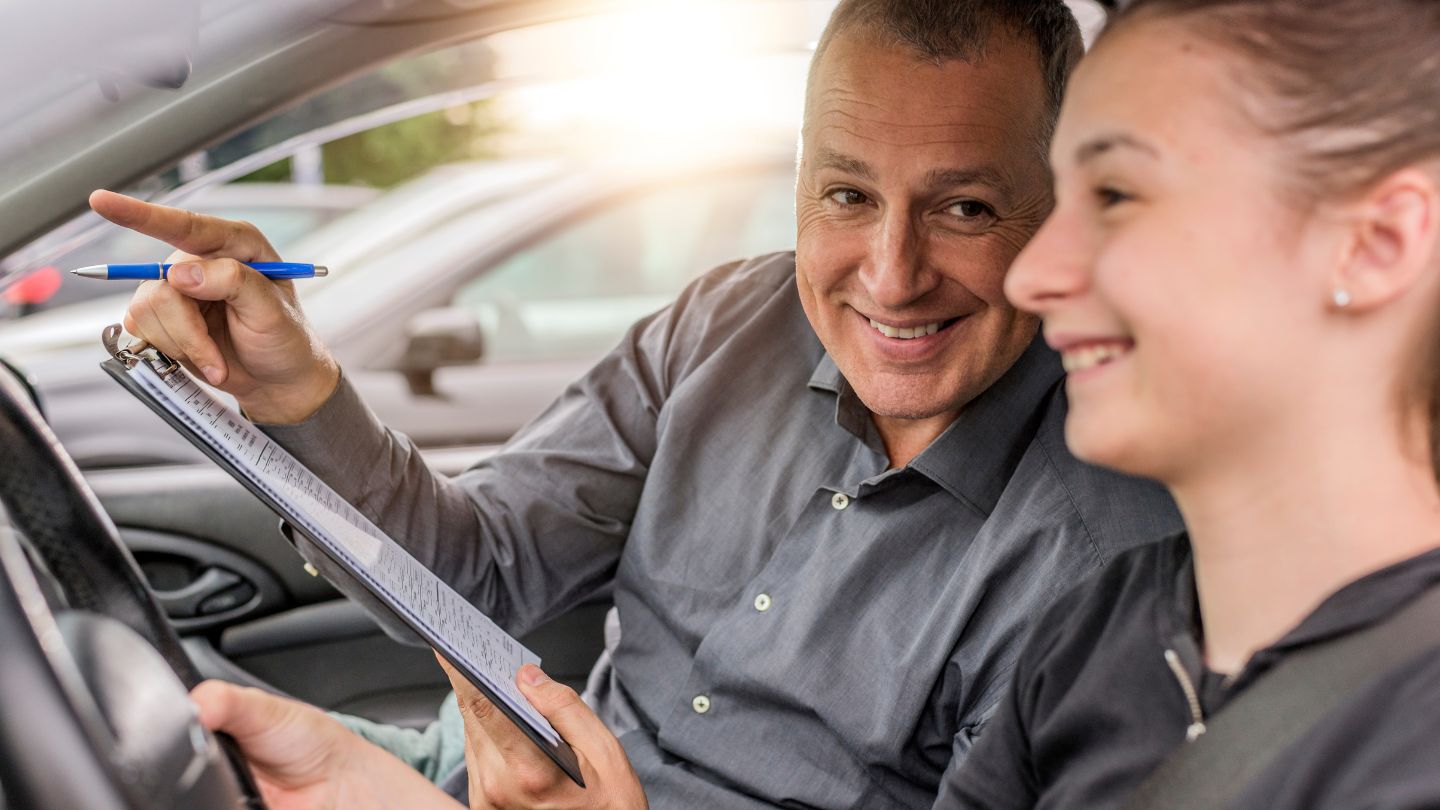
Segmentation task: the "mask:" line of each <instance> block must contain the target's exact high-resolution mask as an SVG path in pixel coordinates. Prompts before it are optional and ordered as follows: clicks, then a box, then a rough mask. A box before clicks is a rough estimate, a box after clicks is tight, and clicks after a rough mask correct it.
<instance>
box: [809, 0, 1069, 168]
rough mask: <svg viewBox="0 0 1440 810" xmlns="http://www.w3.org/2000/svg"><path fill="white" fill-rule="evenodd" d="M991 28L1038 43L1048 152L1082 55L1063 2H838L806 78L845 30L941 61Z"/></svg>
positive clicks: (966, 56)
mask: <svg viewBox="0 0 1440 810" xmlns="http://www.w3.org/2000/svg"><path fill="white" fill-rule="evenodd" d="M997 27H1003V28H1004V29H1007V30H1009V31H1010V32H1011V33H1013V34H1015V35H1016V36H1018V37H1020V38H1021V39H1023V40H1028V41H1030V42H1032V43H1034V45H1035V47H1036V51H1037V53H1038V55H1039V60H1040V70H1041V75H1042V76H1043V77H1044V80H1045V110H1044V117H1043V119H1042V120H1041V122H1040V132H1039V133H1038V135H1039V140H1040V142H1041V143H1040V146H1041V153H1042V154H1047V153H1048V149H1049V143H1050V136H1051V135H1052V134H1053V133H1054V130H1055V119H1056V118H1057V117H1058V116H1059V115H1060V100H1061V98H1062V97H1063V96H1064V94H1065V82H1066V81H1067V80H1068V79H1069V78H1070V72H1071V70H1073V69H1074V67H1075V63H1076V62H1079V61H1080V57H1081V56H1082V55H1084V53H1085V43H1084V41H1083V40H1082V39H1081V37H1080V26H1079V24H1078V23H1076V22H1075V15H1074V14H1071V13H1070V9H1069V7H1067V6H1066V5H1065V3H1064V2H1062V0H840V4H839V5H838V6H836V7H835V11H834V12H833V13H831V15H830V22H828V23H827V24H826V25H825V31H824V33H822V34H821V35H820V42H819V44H818V45H817V46H816V48H815V57H814V59H812V60H811V62H810V84H811V85H813V84H814V81H815V67H816V65H818V64H820V59H821V57H822V56H824V54H825V50H826V48H828V47H829V45H830V43H831V41H833V40H834V39H835V37H837V36H839V35H840V34H843V33H845V32H847V31H859V32H861V33H864V34H866V35H868V36H871V37H876V38H878V39H879V41H880V42H887V41H888V42H892V43H894V44H895V45H896V46H899V47H902V48H906V49H908V50H910V51H912V52H913V53H914V54H915V56H916V57H917V58H920V59H925V60H928V61H933V62H935V63H936V64H940V63H943V62H946V61H948V60H951V59H960V60H963V61H966V62H974V61H976V60H977V59H979V58H981V57H983V56H984V54H985V46H986V45H987V44H988V43H989V41H990V37H991V36H992V35H993V33H994V32H995V30H996V29H997Z"/></svg>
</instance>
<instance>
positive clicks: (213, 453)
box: [102, 325, 584, 787]
mask: <svg viewBox="0 0 1440 810" xmlns="http://www.w3.org/2000/svg"><path fill="white" fill-rule="evenodd" d="M119 336H120V327H119V326H118V325H116V326H110V327H107V328H106V329H105V332H104V334H103V338H102V339H103V342H104V344H105V348H106V350H107V351H109V352H110V355H111V359H110V360H107V361H106V362H105V363H103V364H102V367H103V368H105V370H106V371H107V372H109V374H110V375H111V376H112V377H114V378H115V379H116V380H117V381H118V382H119V383H120V384H121V385H122V386H124V387H125V388H126V389H127V390H129V391H130V393H132V394H134V395H135V396H136V397H138V398H139V399H140V400H141V401H143V402H144V403H145V404H146V405H148V406H149V407H150V409H151V410H153V411H155V412H156V413H157V414H158V415H160V417H161V418H163V419H164V420H165V421H166V422H167V423H168V424H170V426H171V427H173V428H175V429H176V430H177V431H179V432H180V433H182V434H183V435H184V436H185V437H186V438H188V439H189V440H190V441H191V442H192V443H193V444H195V445H196V447H198V448H199V449H200V450H201V451H202V452H204V453H205V454H206V455H207V456H209V457H210V458H211V459H213V460H214V461H215V462H216V463H217V464H219V465H220V466H221V467H222V468H223V469H225V471H226V472H228V473H230V474H231V475H232V476H234V477H235V478H236V479H237V480H239V481H240V483H241V484H244V485H245V487H246V488H247V489H249V490H250V491H251V492H253V493H254V494H255V495H256V496H257V497H259V498H260V500H262V501H264V502H265V503H266V505H267V506H269V507H270V508H271V509H273V510H274V511H275V512H276V513H277V514H278V515H280V517H282V518H283V519H284V520H285V521H286V522H288V523H290V524H291V526H292V527H293V528H294V529H296V530H298V531H300V532H302V533H304V534H305V535H306V537H308V538H309V539H310V540H311V541H312V542H313V543H315V544H316V545H317V546H318V547H319V548H320V550H321V551H322V552H324V553H325V554H326V555H327V556H329V557H330V558H331V559H333V560H334V561H335V562H336V563H337V564H338V565H339V566H340V567H341V568H342V569H344V570H345V571H346V572H347V573H349V574H350V575H351V576H353V577H354V578H355V579H356V581H358V582H359V583H360V584H361V585H363V586H364V587H365V588H366V589H367V590H369V591H370V592H371V594H373V595H374V596H375V597H377V598H378V600H379V601H380V602H381V603H383V604H384V605H385V606H386V607H387V608H389V609H390V610H391V611H393V612H394V613H395V614H396V616H398V617H399V618H400V619H401V620H402V621H404V622H405V623H406V624H408V625H409V626H410V628H411V629H412V630H414V631H415V632H416V633H417V634H418V635H419V636H420V637H421V638H423V639H424V640H425V641H426V642H428V643H429V644H430V645H431V646H433V647H434V648H435V649H436V650H438V651H439V652H440V653H441V654H442V655H444V656H445V658H446V659H447V660H449V661H450V662H451V663H452V664H453V665H454V666H455V667H456V669H457V670H458V671H459V672H460V673H461V674H463V675H465V677H466V678H467V679H469V680H470V682H471V683H473V684H474V685H475V686H476V687H477V688H479V689H480V691H481V692H482V693H484V694H485V696H486V697H487V698H489V699H490V700H491V702H493V703H494V704H495V705H496V706H497V707H498V708H500V709H501V711H502V712H504V714H505V715H506V716H507V717H509V718H510V719H511V720H512V721H514V722H515V724H516V725H517V726H519V727H520V729H521V731H523V732H524V733H525V734H526V736H528V737H530V739H531V740H532V741H534V742H535V744H536V745H538V746H539V747H540V749H541V750H542V751H544V752H545V753H546V754H547V755H548V756H549V757H550V758H551V759H552V760H554V761H555V763H556V764H557V765H558V766H560V768H561V770H563V771H565V773H566V774H567V775H568V776H570V778H572V779H574V780H575V781H576V782H577V783H578V784H580V785H581V786H582V787H583V786H584V782H583V780H582V779H581V777H580V768H579V762H578V760H577V759H576V757H575V753H574V751H572V750H571V749H570V747H569V746H568V745H567V744H566V743H565V742H564V740H562V739H561V738H560V735H559V734H558V733H556V731H555V729H554V728H553V727H552V726H551V725H550V723H549V721H547V720H546V719H545V718H544V717H543V716H542V715H541V714H540V713H539V712H537V711H536V710H535V708H534V707H533V706H531V705H530V702H529V701H528V700H526V699H525V697H524V696H523V695H522V694H520V691H519V689H518V688H517V687H516V686H515V674H516V672H517V671H518V670H519V669H520V667H521V666H523V665H524V664H527V663H529V664H536V665H539V663H540V659H539V657H538V656H536V655H535V654H534V653H532V652H531V651H530V650H528V649H526V648H525V647H524V645H522V644H520V642H518V641H516V640H515V639H514V638H512V637H511V636H510V635H509V634H508V633H506V632H505V631H504V630H502V629H500V627H499V626H498V625H496V624H495V623H494V622H493V621H491V620H490V617H488V616H486V615H485V614H484V613H481V612H480V611H479V610H478V609H476V608H475V606H474V605H471V604H470V603H469V602H467V601H466V600H465V599H464V597H462V596H460V594H458V593H456V592H455V590H454V589H452V588H451V587H450V586H449V585H447V584H445V582H444V581H442V580H441V579H440V578H439V577H438V576H436V575H435V574H434V573H432V572H431V571H430V570H429V569H427V568H426V567H425V566H423V565H421V564H420V562H419V561H418V560H416V559H415V558H414V557H412V556H410V554H409V553H408V552H406V551H405V549H403V548H402V547H401V546H400V544H398V543H396V542H395V541H394V540H392V539H391V538H390V537H389V536H388V535H386V534H385V533H384V532H383V531H381V530H380V528H379V527H377V526H376V525H375V524H374V523H372V522H371V521H370V520H369V519H368V518H366V517H365V516H364V515H362V514H361V513H360V512H359V511H358V510H356V509H355V507H354V506H352V505H351V504H350V503H349V502H347V501H346V500H345V499H344V498H342V497H340V495H339V494H338V493H336V492H335V491H334V490H333V489H331V488H330V487H329V486H328V485H327V484H325V482H324V481H321V480H320V478H319V477H317V476H316V475H315V474H314V473H313V472H311V471H310V470H309V469H308V468H307V467H305V465H303V464H301V463H300V462H299V461H298V460H296V459H295V458H294V457H293V456H291V455H290V454H289V453H287V452H286V451H285V450H284V448H282V447H280V446H279V445H278V444H276V443H275V442H274V441H272V440H270V438H269V437H267V436H266V435H265V433H264V431H262V430H260V428H258V427H256V426H255V425H254V424H253V423H251V422H250V421H249V420H247V419H246V418H245V417H243V416H241V415H240V414H239V413H238V412H237V411H236V410H235V409H234V408H231V407H229V406H228V405H226V404H224V403H223V402H221V401H219V400H217V399H216V398H215V397H214V396H212V395H211V394H210V392H209V391H208V390H206V389H205V388H204V387H203V386H201V385H199V384H197V383H196V382H195V380H194V379H192V378H191V377H190V375H189V374H188V373H186V371H185V370H184V369H183V368H181V367H180V365H179V364H178V363H176V362H174V361H173V360H171V359H169V358H168V357H165V355H163V354H160V353H159V352H158V351H156V350H155V349H153V348H151V349H146V350H144V351H143V352H140V353H139V354H136V353H132V352H130V351H129V350H128V349H125V348H122V347H120V346H119V345H118V341H119Z"/></svg>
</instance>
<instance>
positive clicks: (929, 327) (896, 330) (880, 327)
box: [866, 318, 960, 340]
mask: <svg viewBox="0 0 1440 810" xmlns="http://www.w3.org/2000/svg"><path fill="white" fill-rule="evenodd" d="M866 320H867V321H869V322H870V327H871V328H872V329H874V330H875V331H877V332H879V333H880V334H882V335H884V336H885V337H888V338H897V339H899V340H914V339H915V338H922V337H928V336H929V335H933V334H935V333H937V332H941V331H943V330H945V329H948V328H950V327H951V326H952V325H954V324H955V322H956V321H958V320H960V319H959V318H950V319H949V320H945V321H933V322H931V323H925V324H920V325H918V326H912V327H898V326H890V325H888V324H883V323H881V322H879V321H877V320H875V319H874V318H867V319H866Z"/></svg>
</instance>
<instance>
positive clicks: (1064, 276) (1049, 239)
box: [1005, 210, 1092, 315]
mask: <svg viewBox="0 0 1440 810" xmlns="http://www.w3.org/2000/svg"><path fill="white" fill-rule="evenodd" d="M1090 253H1091V251H1090V249H1089V247H1088V246H1087V245H1086V244H1085V240H1084V238H1083V237H1082V235H1081V234H1080V231H1079V229H1078V228H1076V227H1074V226H1073V224H1072V223H1070V222H1068V221H1067V220H1066V219H1065V217H1064V215H1063V214H1062V212H1060V211H1059V210H1056V211H1055V212H1052V213H1051V215H1050V218H1049V219H1047V220H1045V223H1044V224H1043V225H1041V226H1040V230H1038V231H1036V232H1035V236H1033V237H1031V239H1030V242H1029V243H1028V244H1027V245H1025V248H1024V250H1021V251H1020V255H1019V256H1016V257H1015V261H1014V262H1013V263H1011V265H1010V272H1009V273H1007V274H1006V276H1005V296H1006V297H1007V298H1009V299H1010V303H1012V304H1014V305H1015V306H1016V307H1018V308H1020V309H1022V310H1025V311H1026V312H1030V313H1033V314H1036V315H1044V314H1046V313H1047V312H1049V311H1051V310H1053V309H1054V308H1055V306H1056V305H1058V304H1060V303H1062V302H1064V301H1066V300H1067V299H1070V298H1073V297H1074V296H1076V295H1079V294H1080V293H1083V292H1084V291H1085V290H1086V289H1088V288H1089V285H1090V264H1091V262H1092V257H1091V255H1090Z"/></svg>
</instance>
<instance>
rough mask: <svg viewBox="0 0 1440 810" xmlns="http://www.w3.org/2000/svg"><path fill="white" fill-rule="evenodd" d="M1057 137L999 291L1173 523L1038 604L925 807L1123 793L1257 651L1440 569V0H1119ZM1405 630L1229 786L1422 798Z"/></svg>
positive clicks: (1365, 614)
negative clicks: (979, 720) (1402, 659)
mask: <svg viewBox="0 0 1440 810" xmlns="http://www.w3.org/2000/svg"><path fill="white" fill-rule="evenodd" d="M1052 156H1053V165H1054V170H1055V174H1056V188H1057V207H1056V209H1055V211H1054V213H1053V214H1052V215H1051V217H1050V219H1049V220H1047V222H1046V224H1045V225H1044V227H1043V228H1042V229H1041V231H1040V232H1039V233H1038V234H1037V235H1036V237H1035V239H1034V240H1033V241H1032V242H1031V243H1030V245H1029V246H1028V247H1027V248H1026V250H1025V252H1024V254H1022V255H1021V257H1020V258H1019V260H1018V261H1017V263H1016V265H1015V266H1014V267H1013V268H1012V270H1011V275H1010V276H1009V278H1008V279H1007V288H1006V291H1007V293H1008V294H1009V295H1010V297H1011V299H1012V300H1013V301H1015V302H1016V303H1017V304H1018V305H1019V306H1020V307H1022V308H1024V309H1027V310H1030V311H1032V312H1035V313H1038V314H1040V315H1041V316H1042V317H1043V318H1044V329H1045V337H1046V340H1047V341H1048V342H1049V343H1050V344H1051V345H1052V346H1053V347H1055V348H1056V349H1057V350H1059V351H1060V352H1061V353H1062V356H1063V358H1064V362H1065V366H1066V370H1067V372H1068V379H1067V382H1066V388H1067V392H1068V394H1069V398H1070V412H1069V416H1068V418H1067V422H1066V440H1067V443H1068V444H1069V445H1070V447H1071V449H1072V450H1073V451H1074V452H1075V453H1076V455H1077V456H1080V457H1081V458H1084V459H1086V460H1089V461H1092V462H1094V463H1097V464H1102V465H1105V466H1108V467H1113V468H1115V469H1119V470H1124V471H1126V472H1129V473H1133V474H1139V475H1145V476H1150V477H1154V478H1157V479H1159V480H1161V481H1162V482H1164V483H1165V484H1166V485H1167V486H1168V487H1169V489H1170V491H1171V493H1172V494H1173V495H1174V496H1175V500H1176V502H1177V503H1178V504H1179V506H1180V509H1181V512H1182V514H1183V515H1184V517H1185V521H1186V525H1187V527H1188V530H1189V531H1188V536H1182V537H1176V538H1171V539H1168V540H1166V541H1164V542H1162V543H1159V544H1157V545H1155V546H1152V547H1149V548H1145V549H1141V550H1138V551H1136V552H1133V553H1131V554H1130V555H1128V556H1127V557H1124V558H1121V559H1119V560H1117V561H1116V563H1115V564H1114V565H1112V566H1111V567H1109V568H1108V569H1107V570H1105V571H1104V572H1103V573H1102V574H1101V575H1100V577H1099V578H1098V579H1097V580H1094V581H1091V582H1089V583H1087V584H1086V585H1085V586H1083V587H1081V588H1080V589H1079V590H1078V591H1077V592H1076V593H1074V594H1072V595H1070V596H1069V597H1067V598H1066V599H1064V600H1063V601H1062V603H1061V604H1059V605H1057V607H1056V608H1055V609H1054V611H1053V612H1051V613H1050V614H1049V616H1048V617H1046V618H1045V619H1044V620H1042V621H1041V622H1039V623H1038V625H1037V627H1036V631H1035V634H1034V635H1033V636H1032V639H1031V641H1030V642H1029V643H1028V645H1027V648H1026V651H1025V653H1024V654H1023V656H1022V658H1021V662H1020V664H1019V666H1018V668H1017V672H1016V678H1015V681H1014V684H1013V691H1012V694H1011V696H1010V697H1009V699H1008V701H1007V702H1006V703H1005V704H1003V706H1002V709H1001V711H1000V714H999V715H998V716H997V717H996V718H995V719H994V720H993V721H992V722H991V723H990V725H989V727H988V728H987V730H986V733H985V734H984V735H982V739H981V742H980V743H979V744H978V745H977V747H976V749H975V750H974V752H973V753H972V755H971V758H970V760H969V761H968V762H967V763H966V767H965V768H964V769H963V770H962V772H961V773H960V774H959V775H958V778H957V779H954V780H952V782H951V784H949V785H947V786H946V790H945V792H944V794H943V795H942V805H944V806H961V807H985V808H998V807H1034V806H1043V807H1058V808H1102V807H1123V806H1126V802H1127V800H1128V799H1127V797H1129V796H1130V795H1131V794H1132V793H1133V792H1134V791H1135V790H1136V789H1137V787H1139V786H1140V785H1141V784H1142V783H1143V782H1144V781H1145V780H1146V779H1147V778H1148V777H1149V776H1150V775H1151V774H1152V772H1153V771H1154V770H1155V769H1156V768H1157V766H1158V765H1159V764H1160V763H1161V761H1162V760H1164V759H1165V758H1166V757H1167V755H1170V754H1171V753H1172V752H1173V751H1175V750H1176V749H1180V748H1182V747H1184V746H1185V745H1186V740H1187V739H1194V738H1197V737H1199V736H1200V735H1202V734H1204V733H1205V732H1206V724H1207V722H1209V720H1210V719H1211V716H1212V715H1214V714H1215V713H1217V712H1222V711H1223V710H1224V709H1225V708H1226V707H1227V705H1229V704H1231V703H1232V702H1233V701H1235V700H1236V699H1237V698H1238V697H1239V696H1240V695H1242V694H1244V693H1245V692H1246V691H1247V690H1248V689H1250V688H1252V687H1253V686H1254V685H1256V684H1257V683H1260V682H1262V679H1263V678H1264V677H1265V676H1266V674H1267V672H1270V671H1271V670H1272V669H1273V668H1274V667H1276V666H1277V665H1278V664H1280V663H1282V662H1284V661H1286V660H1287V659H1289V658H1290V657H1291V656H1293V655H1295V654H1296V653H1298V652H1301V651H1305V650H1308V649H1313V648H1315V647H1316V646H1317V645H1323V644H1327V643H1333V642H1334V641H1335V640H1336V639H1338V638H1342V637H1345V636H1347V635H1350V634H1353V633H1355V632H1357V631H1360V630H1362V629H1364V628H1367V627H1370V626H1372V625H1374V624H1376V623H1377V622H1380V621H1383V620H1385V619H1386V618H1387V617H1390V616H1392V615H1393V614H1394V613H1395V612H1396V611H1398V610H1400V609H1402V608H1403V607H1404V606H1405V605H1407V604H1408V603H1410V602H1411V601H1413V600H1414V599H1415V598H1417V597H1418V596H1420V595H1421V594H1423V593H1425V592H1426V591H1427V590H1428V589H1430V588H1432V587H1436V586H1437V583H1440V551H1437V546H1440V488H1437V483H1436V481H1437V460H1440V455H1437V448H1440V444H1437V426H1436V417H1437V401H1440V397H1437V388H1436V385H1437V371H1440V363H1437V356H1436V355H1437V348H1440V330H1437V326H1440V252H1437V242H1440V239H1437V235H1440V2H1434V0H1325V1H1324V2H1315V0H1140V2H1137V3H1135V4H1133V5H1132V6H1130V7H1129V8H1128V10H1127V12H1126V13H1125V14H1124V15H1122V16H1121V17H1120V18H1119V19H1118V20H1117V21H1115V22H1114V23H1113V24H1112V25H1111V27H1110V28H1109V30H1108V31H1107V32H1106V33H1105V35H1104V36H1103V37H1102V38H1101V41H1100V42H1099V43H1098V45H1097V47H1096V48H1095V49H1094V50H1093V52H1092V53H1091V54H1090V55H1088V56H1087V57H1086V59H1085V61H1084V62H1083V63H1082V64H1081V66H1080V67H1079V69H1078V72H1077V73H1076V75H1075V77H1074V79H1073V80H1072V82H1071V85H1070V89H1069V91H1068V97H1067V99H1066V102H1065V109H1064V112H1063V114H1062V116H1061V120H1060V124H1059V128H1058V130H1057V133H1056V138H1055V142H1054V145H1053V148H1052ZM1432 635H1433V634H1432ZM1436 637H1437V638H1440V636H1436ZM1413 641H1414V643H1415V645H1416V646H1415V648H1414V652H1415V654H1416V655H1415V657H1414V658H1412V659H1411V660H1409V661H1408V662H1407V663H1405V664H1404V665H1401V666H1399V667H1397V668H1393V669H1391V670H1389V671H1377V672H1374V680H1373V681H1372V682H1370V683H1369V684H1368V685H1365V686H1363V687H1361V688H1359V689H1358V690H1357V691H1355V692H1353V693H1352V694H1351V695H1349V696H1348V697H1347V698H1346V699H1345V700H1344V701H1343V702H1342V703H1341V704H1340V705H1339V706H1338V707H1337V708H1336V709H1335V710H1333V711H1331V712H1328V713H1326V714H1324V715H1323V716H1322V717H1321V718H1320V719H1319V720H1318V722H1317V723H1316V724H1315V725H1314V726H1313V727H1312V728H1310V729H1309V730H1308V731H1307V732H1305V733H1304V735H1303V737H1301V738H1300V739H1299V740H1298V741H1297V742H1294V743H1292V744H1289V745H1287V746H1284V747H1282V748H1280V749H1279V750H1278V752H1276V753H1275V754H1274V755H1273V756H1274V758H1273V760H1271V761H1270V762H1269V763H1268V764H1266V765H1265V766H1264V767H1262V768H1259V769H1258V770H1259V773H1258V775H1257V776H1255V777H1254V778H1253V779H1250V780H1247V781H1246V782H1245V783H1244V784H1237V785H1235V787H1236V788H1237V793H1238V795H1237V796H1235V797H1232V799H1233V800H1232V801H1231V803H1230V804H1229V806H1231V807H1245V808H1266V809H1267V810H1281V809H1282V808H1312V809H1313V808H1325V807H1334V808H1359V807H1386V808H1393V807H1440V650H1435V649H1430V650H1429V651H1428V652H1427V651H1426V649H1425V647H1424V646H1421V645H1424V644H1426V643H1427V642H1426V640H1425V639H1424V638H1415V639H1413ZM1428 643H1429V645H1430V646H1433V645H1434V642H1428ZM1209 776H1210V778H1211V779H1213V780H1227V779H1233V778H1235V777H1234V776H1233V775H1232V774H1226V773H1213V774H1210V775H1209ZM1172 798H1173V797H1172ZM1165 806H1172V804H1171V802H1168V801H1167V802H1165Z"/></svg>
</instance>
